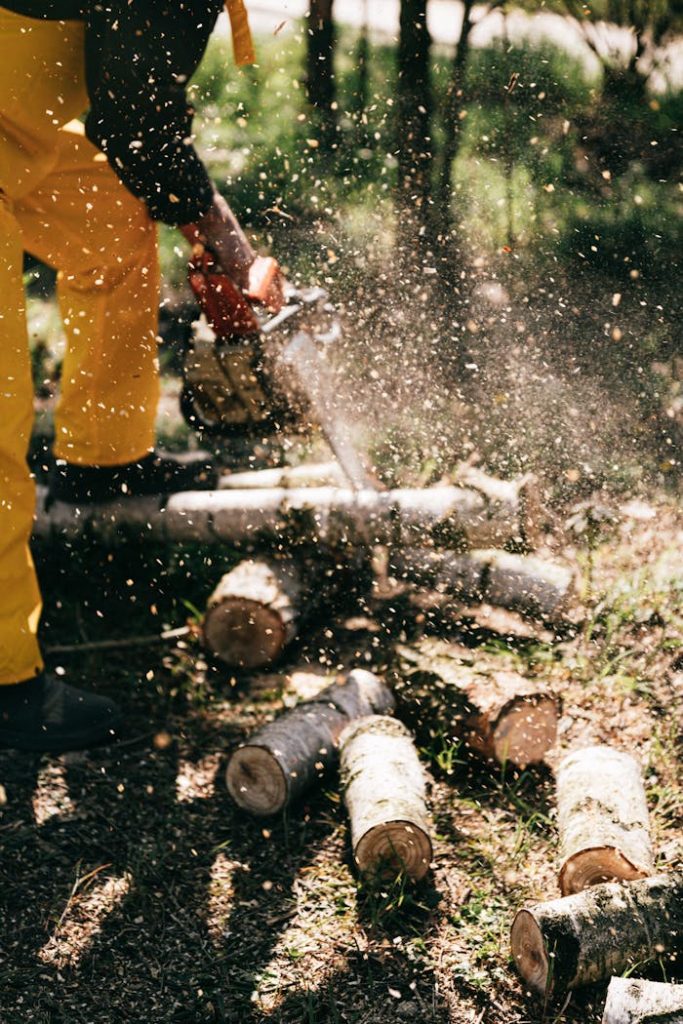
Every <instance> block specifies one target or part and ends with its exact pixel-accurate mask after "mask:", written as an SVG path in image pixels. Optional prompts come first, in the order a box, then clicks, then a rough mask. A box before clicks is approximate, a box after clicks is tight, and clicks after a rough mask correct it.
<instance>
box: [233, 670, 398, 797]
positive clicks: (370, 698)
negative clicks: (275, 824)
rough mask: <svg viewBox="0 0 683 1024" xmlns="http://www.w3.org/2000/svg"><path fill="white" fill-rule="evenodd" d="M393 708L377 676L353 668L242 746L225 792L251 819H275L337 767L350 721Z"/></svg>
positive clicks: (235, 756) (236, 756)
mask: <svg viewBox="0 0 683 1024" xmlns="http://www.w3.org/2000/svg"><path fill="white" fill-rule="evenodd" d="M393 706H394V699H393V696H392V694H391V691H390V690H389V689H388V687H386V686H385V685H384V684H383V683H382V682H381V681H380V680H379V679H378V678H377V676H375V675H373V673H372V672H366V671H365V670H364V669H355V670H354V671H353V672H350V673H349V675H348V677H347V678H346V680H345V681H344V682H343V683H335V684H333V685H332V686H328V687H327V688H326V689H325V690H323V691H322V693H320V694H319V695H318V696H317V697H316V698H315V700H312V701H306V702H305V703H302V704H299V705H298V706H297V707H295V708H293V709H292V710H291V711H288V712H286V713H285V714H284V715H282V716H281V717H280V718H278V719H276V720H275V721H274V722H271V723H270V724H269V725H266V726H264V728H263V729H259V730H258V732H256V733H254V735H253V736H251V737H250V738H249V739H248V740H247V741H246V742H245V743H243V744H241V746H239V747H238V748H237V750H235V752H234V753H233V754H232V756H231V757H230V760H229V762H228V767H227V771H226V784H227V787H228V792H229V793H230V795H231V797H232V798H233V800H234V801H235V803H236V804H238V806H239V807H241V808H243V809H244V810H246V811H250V812H251V813H252V814H257V815H269V814H277V813H278V812H279V811H281V810H282V809H283V808H284V807H286V806H287V805H288V804H290V803H292V802H293V801H294V800H296V799H297V798H298V797H300V796H301V795H302V794H303V793H305V792H306V790H307V789H309V788H310V786H312V785H313V783H314V782H315V781H316V780H317V779H318V778H320V777H321V776H322V775H323V774H324V772H325V771H326V770H327V769H328V768H329V767H330V766H331V765H332V764H334V763H335V762H336V760H337V756H338V754H337V748H338V742H339V736H340V735H341V733H342V732H343V730H344V729H345V728H346V726H347V725H349V723H350V722H352V721H354V720H355V719H357V718H362V717H363V716H367V715H373V714H375V713H377V712H379V713H381V714H384V713H386V712H387V711H391V710H392V709H393Z"/></svg>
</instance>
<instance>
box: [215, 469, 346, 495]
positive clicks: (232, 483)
mask: <svg viewBox="0 0 683 1024" xmlns="http://www.w3.org/2000/svg"><path fill="white" fill-rule="evenodd" d="M345 482H346V477H345V476H344V472H343V470H342V468H341V466H340V465H339V463H338V462H319V463H318V462H316V463H303V464H302V465H301V466H280V467H278V468H276V469H250V470H245V471H244V472H237V473H225V474H223V476H221V478H220V480H219V483H218V487H219V489H220V490H230V491H235V490H244V489H247V488H253V487H257V488H263V487H284V488H290V487H329V486H335V485H341V486H343V485H344V484H345Z"/></svg>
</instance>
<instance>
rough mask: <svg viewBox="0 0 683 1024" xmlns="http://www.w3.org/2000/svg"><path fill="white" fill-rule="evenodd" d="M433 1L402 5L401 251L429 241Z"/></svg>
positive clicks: (399, 65)
mask: <svg viewBox="0 0 683 1024" xmlns="http://www.w3.org/2000/svg"><path fill="white" fill-rule="evenodd" d="M430 55H431V37H430V35H429V29H428V28H427V0H402V2H401V15H400V35H399V44H398V52H397V71H398V88H397V102H398V124H397V128H398V208H399V209H398V213H399V230H398V240H399V244H400V246H401V248H403V247H408V248H411V247H413V248H414V246H415V244H416V241H417V240H418V239H422V242H423V247H424V243H426V242H428V234H429V203H430V198H431V178H432V167H433V145H432V137H431V118H432V109H433V98H432V79H431V69H430Z"/></svg>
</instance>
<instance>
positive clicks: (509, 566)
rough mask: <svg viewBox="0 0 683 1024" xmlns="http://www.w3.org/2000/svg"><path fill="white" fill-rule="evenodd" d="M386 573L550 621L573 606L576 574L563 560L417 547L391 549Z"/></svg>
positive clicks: (497, 552)
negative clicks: (553, 560) (451, 551)
mask: <svg viewBox="0 0 683 1024" xmlns="http://www.w3.org/2000/svg"><path fill="white" fill-rule="evenodd" d="M389 569H390V572H391V573H392V574H393V575H394V576H396V577H397V578H398V579H404V580H411V581H413V582H414V583H418V584H419V585H422V586H425V585H426V586H430V587H431V588H432V589H434V590H437V591H439V592H440V593H442V594H449V595H450V596H451V597H455V598H458V599H459V600H461V601H467V602H477V603H488V604H493V605H497V606H499V607H501V608H509V609H511V610H512V611H517V612H521V613H522V614H523V615H527V616H530V617H531V618H534V619H541V620H542V621H544V622H548V623H556V624H559V623H561V622H562V621H563V620H564V619H565V617H566V616H567V614H568V613H569V612H570V611H572V610H573V609H575V607H576V586H575V574H574V572H573V570H572V569H571V568H570V567H569V566H566V565H561V564H559V563H557V562H550V561H548V560H547V559H541V558H534V557H530V556H523V555H513V554H510V553H508V552H507V551H495V550H488V551H486V550H485V551H472V552H470V553H468V554H463V555H457V554H451V553H450V552H448V551H429V550H421V549H419V548H407V549H405V550H400V549H399V550H396V551H392V552H391V554H390V558H389Z"/></svg>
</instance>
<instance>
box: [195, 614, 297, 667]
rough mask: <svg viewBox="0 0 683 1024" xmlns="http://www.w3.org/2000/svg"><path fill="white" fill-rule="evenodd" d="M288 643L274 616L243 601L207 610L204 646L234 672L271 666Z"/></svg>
mask: <svg viewBox="0 0 683 1024" xmlns="http://www.w3.org/2000/svg"><path fill="white" fill-rule="evenodd" d="M288 639H289V638H288V636H287V631H286V628H285V625H284V623H283V621H282V619H281V618H280V616H279V615H278V614H277V612H274V611H273V610H272V609H270V608H268V607H266V606H265V605H262V604H260V603H259V602H257V601H250V600H248V599H246V598H233V599H228V600H225V601H222V602H221V603H220V604H218V605H216V606H215V607H214V608H211V609H209V611H208V612H207V614H206V618H205V620H204V642H205V644H206V646H207V647H208V648H209V650H210V651H212V652H213V654H215V655H216V657H218V658H220V659H221V661H224V662H225V663H226V665H230V666H231V667H233V668H244V669H252V668H264V667H265V666H267V665H272V664H273V662H275V661H277V659H278V658H279V657H280V655H281V654H282V652H283V650H284V648H285V646H286V645H287V641H288Z"/></svg>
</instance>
